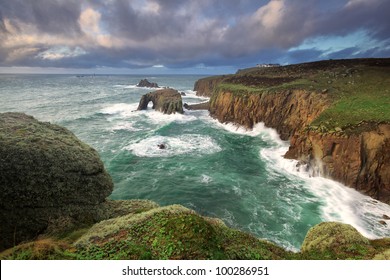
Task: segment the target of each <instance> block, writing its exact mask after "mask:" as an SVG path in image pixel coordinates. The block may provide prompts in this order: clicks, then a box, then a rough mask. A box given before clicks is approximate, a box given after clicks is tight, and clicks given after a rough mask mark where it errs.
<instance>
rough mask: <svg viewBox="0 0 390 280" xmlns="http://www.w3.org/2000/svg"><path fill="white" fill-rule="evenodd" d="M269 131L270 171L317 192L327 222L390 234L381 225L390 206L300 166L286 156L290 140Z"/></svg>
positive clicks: (372, 234)
mask: <svg viewBox="0 0 390 280" xmlns="http://www.w3.org/2000/svg"><path fill="white" fill-rule="evenodd" d="M269 132H270V130H269V129H268V130H267V133H265V134H261V137H262V138H263V139H264V140H269V141H271V142H272V143H273V144H274V146H273V147H270V148H265V149H262V150H261V151H260V156H261V157H262V158H263V159H264V160H265V161H266V162H267V163H268V165H267V169H268V171H269V172H270V174H273V175H276V176H277V175H278V174H280V172H283V174H285V175H287V176H289V177H290V179H291V180H292V181H293V182H294V181H296V182H297V185H298V187H299V186H301V187H303V188H305V189H307V190H309V191H310V192H311V193H312V194H314V195H315V197H316V198H317V201H318V202H319V203H321V204H322V217H323V219H324V220H325V221H339V222H343V223H347V224H351V225H352V226H354V227H355V228H356V229H358V230H359V231H360V232H361V233H362V234H363V235H365V236H366V237H368V238H378V237H383V236H389V235H390V227H386V226H382V225H381V224H379V220H381V219H382V216H383V215H384V214H386V215H389V214H390V206H389V205H387V204H384V203H381V202H379V201H376V200H374V199H372V198H370V197H368V196H365V195H363V194H361V193H359V192H357V191H356V190H354V189H352V188H349V187H346V186H344V185H343V184H341V183H338V182H336V181H333V180H330V179H327V178H324V177H320V176H313V172H311V170H306V167H305V166H300V167H298V166H297V164H298V161H296V160H289V159H285V158H284V157H283V156H284V154H285V153H286V152H287V150H288V143H287V142H283V141H281V140H280V138H279V137H277V133H276V132H275V131H274V132H272V133H269ZM300 182H301V183H300Z"/></svg>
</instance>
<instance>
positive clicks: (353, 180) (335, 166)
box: [286, 124, 390, 203]
mask: <svg viewBox="0 0 390 280" xmlns="http://www.w3.org/2000/svg"><path fill="white" fill-rule="evenodd" d="M360 126H361V129H362V130H363V131H361V132H360V133H353V134H351V135H345V134H343V133H340V132H330V133H321V132H318V131H310V130H309V131H305V132H300V133H295V134H294V135H293V136H292V137H291V140H290V141H291V145H290V149H289V151H288V152H287V154H286V157H287V158H295V159H299V160H301V161H303V162H304V163H307V164H308V165H309V166H312V167H314V168H316V169H319V172H320V174H321V175H323V176H326V177H330V178H333V179H335V180H337V181H340V182H343V183H344V184H346V185H347V186H351V187H353V188H355V189H356V190H358V191H360V192H362V193H364V194H367V195H369V196H371V197H373V198H376V199H378V200H381V201H383V202H386V203H390V125H389V124H379V125H372V124H361V125H360Z"/></svg>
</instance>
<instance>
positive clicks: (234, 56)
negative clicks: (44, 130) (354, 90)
mask: <svg viewBox="0 0 390 280" xmlns="http://www.w3.org/2000/svg"><path fill="white" fill-rule="evenodd" d="M388 11H390V1H388V0H344V1H339V0H329V1H319V0H318V1H314V0H313V1H303V0H289V1H287V0H261V1H258V0H257V1H256V0H241V1H237V0H215V1H210V0H194V1H182V0H106V1H104V0H84V1H78V0H70V1H69V0H68V1H66V0H53V1H47V0H35V1H32V0H31V1H25V0H0V39H1V41H0V66H16V65H19V66H41V67H44V66H50V67H72V68H90V67H92V68H93V67H99V66H107V67H129V68H137V67H148V66H152V65H160V64H162V65H165V66H168V67H173V68H177V67H179V68H180V67H191V66H194V65H205V66H226V65H235V66H237V67H245V66H250V65H255V64H257V63H262V62H264V63H272V62H278V63H295V62H301V61H309V60H317V59H324V58H343V57H354V56H356V55H357V54H358V55H364V54H366V55H367V56H373V55H376V56H380V55H388V54H389V50H388V49H386V48H385V47H386V46H387V45H389V44H388V43H389V37H390V21H389V20H388V19H387V18H388ZM361 30H363V31H364V32H365V34H367V36H368V38H369V39H372V43H373V44H374V43H375V44H376V45H373V46H372V47H370V48H365V49H360V46H353V43H351V42H346V46H345V48H344V49H341V50H340V49H337V50H335V51H332V50H326V51H324V50H323V49H322V50H321V48H316V47H310V48H298V49H297V47H299V45H300V44H302V43H303V42H305V40H307V39H311V38H317V37H318V36H325V37H331V36H346V35H348V34H351V33H353V32H357V31H361ZM351 44H352V45H351Z"/></svg>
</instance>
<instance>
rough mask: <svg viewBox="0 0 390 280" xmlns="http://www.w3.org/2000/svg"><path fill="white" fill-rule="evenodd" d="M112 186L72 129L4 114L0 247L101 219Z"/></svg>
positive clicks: (0, 152) (0, 121) (93, 154)
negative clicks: (53, 227)
mask: <svg viewBox="0 0 390 280" xmlns="http://www.w3.org/2000/svg"><path fill="white" fill-rule="evenodd" d="M112 189H113V183H112V180H111V177H110V176H109V175H108V174H107V172H106V171H105V168H104V166H103V163H102V161H101V160H100V157H99V155H98V153H97V152H96V151H95V150H94V149H93V148H91V147H89V146H88V145H86V144H84V143H83V142H81V141H80V140H78V139H77V138H76V137H75V136H74V135H73V133H72V132H70V131H69V130H67V129H65V128H63V127H60V126H57V125H53V124H49V123H42V122H39V121H37V120H36V119H34V118H33V117H31V116H27V115H25V114H20V113H4V114H0V201H1V205H0V224H1V226H0V236H1V239H0V250H1V249H4V248H7V247H10V246H13V245H15V244H18V243H19V242H21V241H25V240H29V239H32V238H35V237H36V236H38V235H39V234H41V233H42V232H44V231H45V230H47V229H48V228H49V227H50V226H51V225H54V224H60V223H62V224H69V225H70V224H77V223H88V222H89V223H90V222H96V221H98V220H99V214H98V212H99V210H98V209H99V206H100V205H102V204H103V203H104V202H105V199H106V197H107V196H108V195H110V194H111V192H112Z"/></svg>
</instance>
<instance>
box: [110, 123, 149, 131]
mask: <svg viewBox="0 0 390 280" xmlns="http://www.w3.org/2000/svg"><path fill="white" fill-rule="evenodd" d="M134 125H135V122H130V121H121V122H119V123H117V124H116V125H114V126H113V127H112V128H111V131H117V130H127V131H141V130H142V129H141V128H137V127H135V126H134Z"/></svg>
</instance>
